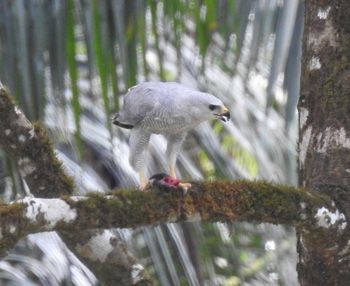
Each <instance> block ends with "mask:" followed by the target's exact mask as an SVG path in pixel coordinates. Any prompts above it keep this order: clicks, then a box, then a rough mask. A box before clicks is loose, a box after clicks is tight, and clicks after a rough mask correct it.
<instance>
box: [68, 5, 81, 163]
mask: <svg viewBox="0 0 350 286" xmlns="http://www.w3.org/2000/svg"><path fill="white" fill-rule="evenodd" d="M67 1H68V2H67V4H68V7H67V37H66V52H67V63H68V70H69V75H70V79H71V90H72V94H73V97H72V101H71V104H72V107H73V113H74V120H75V126H76V132H75V139H76V144H77V149H78V155H79V157H80V158H81V157H82V156H83V144H82V139H81V132H80V115H81V111H80V104H79V89H78V70H77V64H76V61H75V56H76V54H77V52H76V41H75V34H74V28H75V21H74V8H75V7H74V0H67Z"/></svg>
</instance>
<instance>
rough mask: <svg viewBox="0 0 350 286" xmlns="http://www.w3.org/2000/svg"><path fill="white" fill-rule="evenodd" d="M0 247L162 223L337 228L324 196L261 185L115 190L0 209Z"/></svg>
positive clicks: (224, 183)
mask: <svg viewBox="0 0 350 286" xmlns="http://www.w3.org/2000/svg"><path fill="white" fill-rule="evenodd" d="M0 214H1V216H0V225H1V228H0V231H1V233H2V239H1V240H0V246H2V249H1V252H0V253H2V254H3V253H4V250H5V249H4V246H7V247H8V245H9V244H12V243H13V241H17V240H18V239H19V238H20V237H21V236H24V235H26V234H28V233H34V232H41V231H46V230H69V231H77V230H82V229H96V228H100V229H110V228H118V227H128V228H132V227H138V226H144V225H150V224H156V223H162V222H183V221H211V222H217V221H222V222H233V221H248V222H254V223H262V222H269V223H274V224H286V225H291V226H294V227H297V228H305V229H308V230H311V229H317V228H319V227H326V228H327V227H329V226H332V227H334V226H337V225H338V226H339V227H342V224H343V223H344V221H343V216H342V214H339V212H338V211H337V210H335V208H334V207H333V206H332V202H331V201H330V199H329V198H328V197H327V196H324V195H320V194H317V193H315V192H308V191H305V190H302V189H298V188H293V187H289V186H283V185H273V184H269V183H267V182H262V181H255V182H251V181H247V180H238V181H217V182H212V183H199V182H197V183H193V187H192V188H191V189H190V190H189V191H188V193H187V194H185V195H184V194H183V192H182V191H181V190H178V189H175V190H171V191H167V190H164V189H163V190H160V189H152V190H151V191H150V192H141V191H133V190H117V191H115V192H114V193H113V195H110V196H103V195H101V194H91V195H88V196H87V197H69V196H64V197H63V198H60V199H38V198H29V197H27V198H24V199H22V200H19V201H18V202H16V203H13V204H8V205H6V204H4V205H2V206H0Z"/></svg>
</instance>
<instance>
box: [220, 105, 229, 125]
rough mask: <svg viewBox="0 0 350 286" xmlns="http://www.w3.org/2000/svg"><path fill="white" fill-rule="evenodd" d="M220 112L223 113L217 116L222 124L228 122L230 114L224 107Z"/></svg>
mask: <svg viewBox="0 0 350 286" xmlns="http://www.w3.org/2000/svg"><path fill="white" fill-rule="evenodd" d="M222 111H223V112H222V113H221V114H218V115H219V118H220V120H222V121H223V122H227V121H229V120H230V117H231V115H230V112H229V111H228V109H227V108H226V107H225V106H224V107H223V108H222Z"/></svg>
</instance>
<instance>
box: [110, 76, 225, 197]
mask: <svg viewBox="0 0 350 286" xmlns="http://www.w3.org/2000/svg"><path fill="white" fill-rule="evenodd" d="M209 119H220V120H222V121H224V122H226V121H228V120H229V119H230V113H229V111H228V110H227V108H226V107H225V106H224V105H223V103H222V101H221V100H220V99H218V98H216V97H215V96H214V95H212V94H209V93H204V92H200V91H198V90H196V89H193V88H189V87H186V86H184V85H182V84H179V83H175V82H145V83H141V84H139V85H136V86H133V87H131V88H130V89H129V90H128V93H127V94H126V95H125V96H124V105H123V107H122V109H121V110H119V112H118V113H117V114H115V115H114V117H113V119H112V122H113V124H116V125H118V126H119V127H122V128H127V129H132V131H131V135H130V139H129V145H130V156H129V162H130V165H131V166H132V167H133V169H134V170H135V171H137V172H139V175H140V189H142V190H143V189H145V188H146V186H147V180H146V178H145V171H144V169H145V164H146V162H145V150H146V148H147V146H148V143H149V140H150V136H151V134H163V135H165V136H167V137H168V144H167V149H166V154H165V155H166V160H167V162H168V164H169V171H170V176H171V177H173V178H176V174H175V162H176V158H177V155H178V152H179V150H180V147H181V145H182V143H183V141H184V139H185V137H186V134H187V132H188V131H189V130H191V129H192V128H193V127H195V126H196V125H198V124H199V123H201V122H204V121H206V120H209ZM179 187H183V188H187V187H188V184H181V183H180V184H179Z"/></svg>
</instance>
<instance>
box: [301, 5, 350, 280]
mask: <svg viewBox="0 0 350 286" xmlns="http://www.w3.org/2000/svg"><path fill="white" fill-rule="evenodd" d="M349 11H350V1H348V0H333V1H329V0H327V1H326V0H306V1H305V29H304V39H303V60H302V78H301V95H300V100H299V116H300V117H299V124H300V134H299V178H300V185H301V186H303V187H306V188H308V189H312V190H314V191H317V192H320V193H322V194H326V195H328V196H330V197H331V198H332V199H333V201H334V202H335V204H336V206H337V208H338V209H339V210H340V212H341V213H342V214H343V215H344V216H345V219H346V222H349V219H350V207H349V206H350V17H349ZM349 237H350V232H349V223H347V224H343V227H335V226H332V225H331V226H330V228H329V231H328V232H325V233H324V234H323V235H322V236H319V235H316V234H315V233H312V232H309V231H306V230H304V229H299V231H298V252H299V262H298V265H297V269H298V274H299V281H300V284H301V285H349V281H350V243H349Z"/></svg>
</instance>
